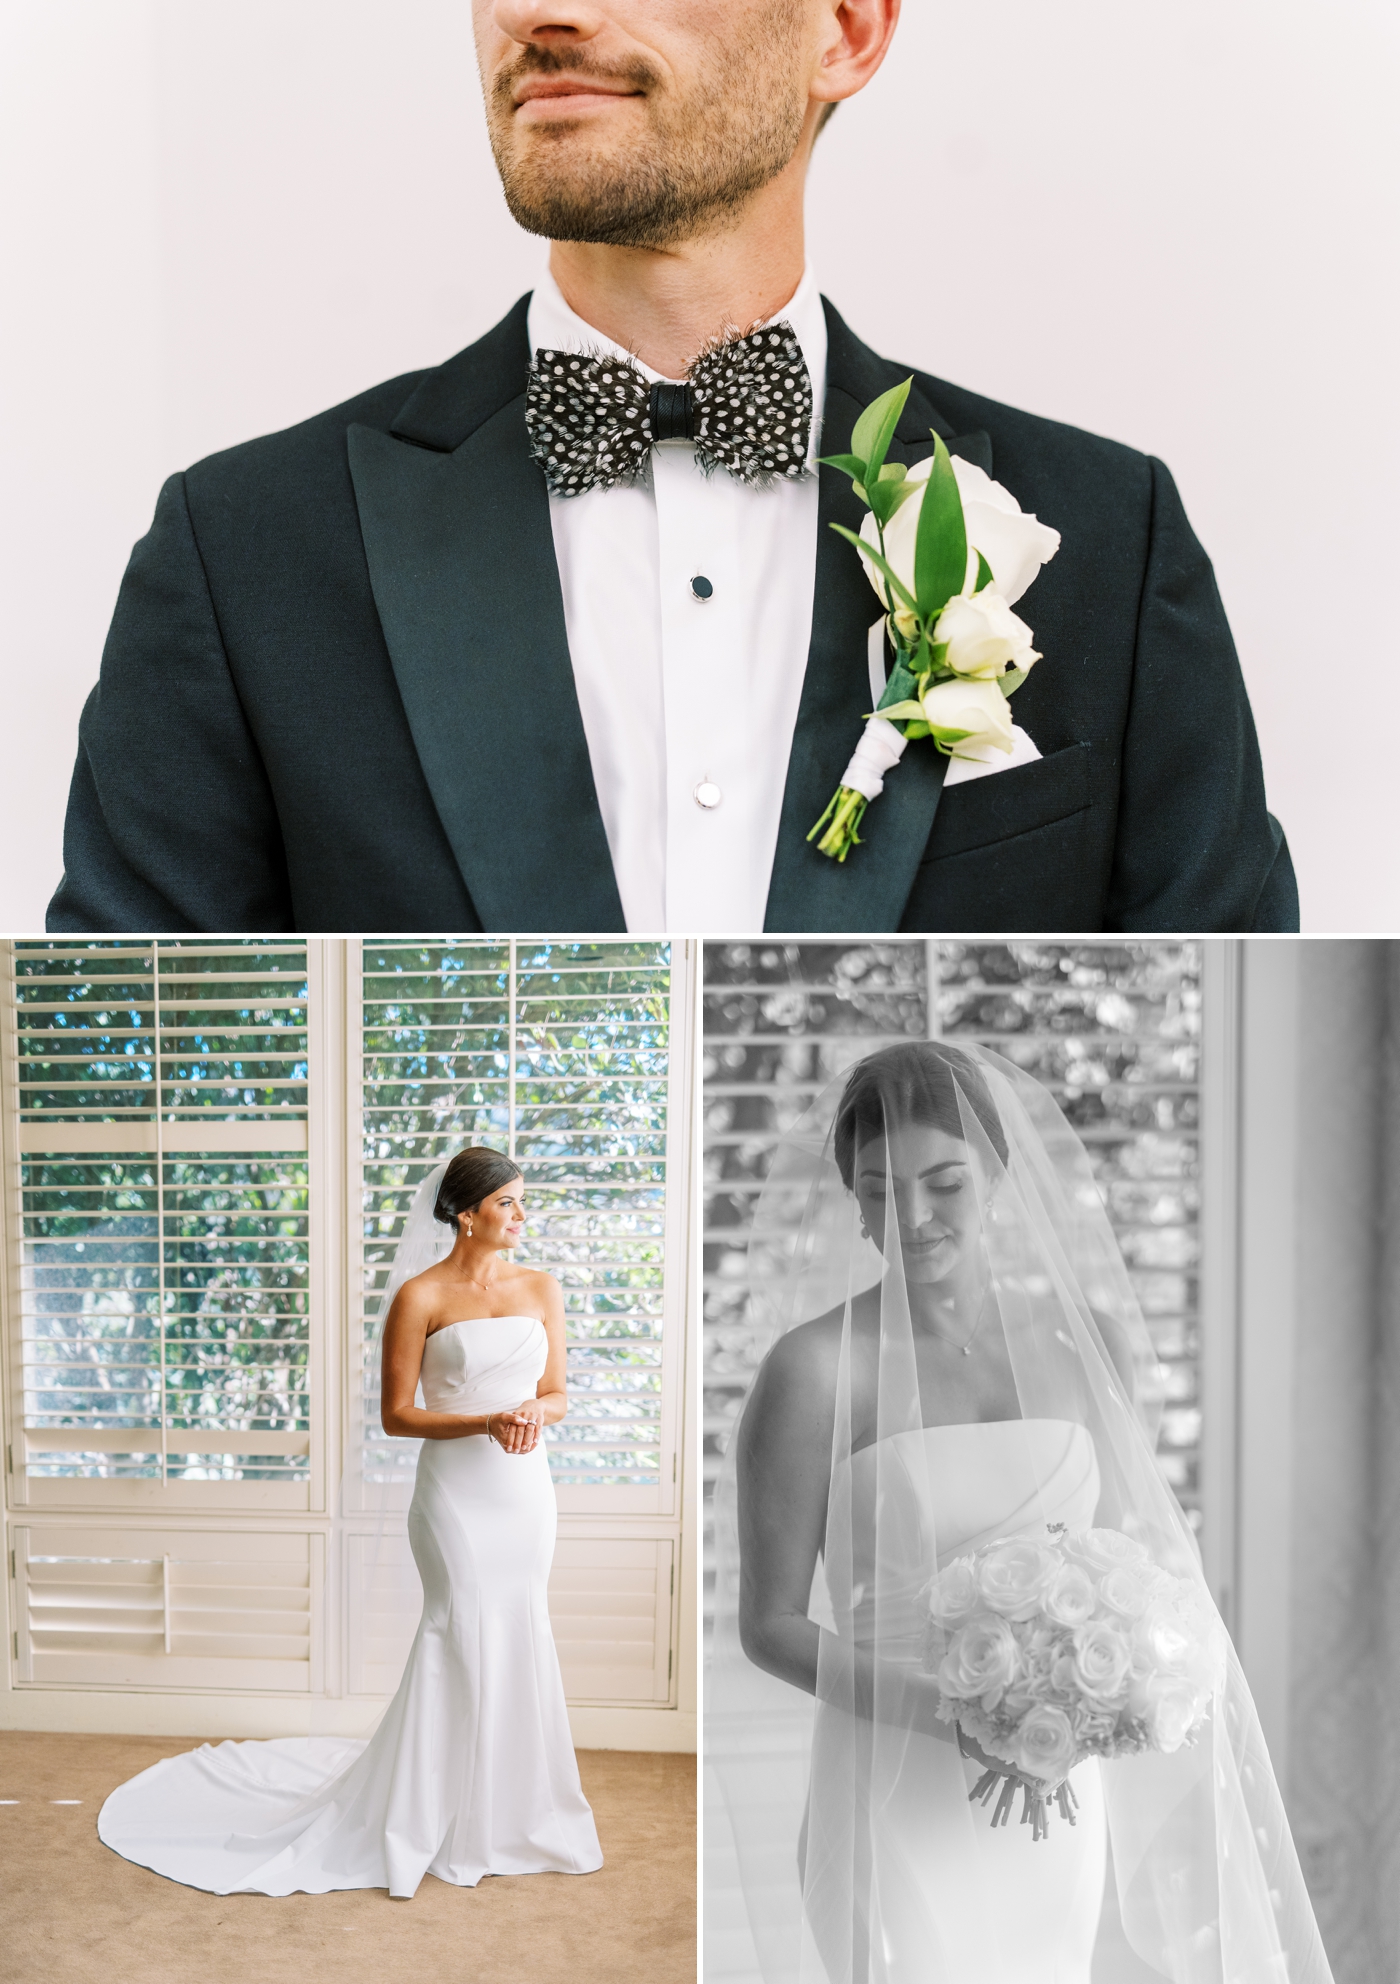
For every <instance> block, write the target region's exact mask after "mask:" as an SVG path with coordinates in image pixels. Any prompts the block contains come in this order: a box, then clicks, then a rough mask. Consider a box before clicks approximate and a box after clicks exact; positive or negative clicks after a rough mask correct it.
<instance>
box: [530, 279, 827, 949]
mask: <svg viewBox="0 0 1400 1984" xmlns="http://www.w3.org/2000/svg"><path fill="white" fill-rule="evenodd" d="M779 318H781V319H784V320H786V321H787V322H788V323H790V324H791V325H792V328H793V330H794V331H795V332H796V334H797V338H798V341H799V343H800V344H801V346H802V351H803V355H804V357H805V358H806V361H807V370H808V372H809V373H810V375H811V380H812V405H813V434H812V445H811V449H810V452H809V461H810V462H811V463H815V461H816V457H817V454H818V452H819V447H818V436H819V428H820V421H821V412H822V405H823V401H824V398H825V393H826V319H825V316H824V314H823V311H822V304H821V297H820V295H819V294H818V291H817V286H816V282H815V280H814V279H813V276H812V274H811V271H810V270H808V271H807V273H806V274H805V275H804V276H803V278H802V282H801V284H800V285H799V287H798V289H797V292H796V294H795V295H794V296H793V298H792V300H791V302H790V303H788V304H787V306H786V307H785V308H784V309H782V310H779V311H776V312H775V313H774V319H775V320H777V319H779ZM745 328H747V327H745ZM529 338H530V346H531V349H532V350H540V349H541V348H546V349H552V350H556V351H603V352H607V353H609V354H614V353H616V354H618V355H621V347H620V346H618V345H615V344H614V343H612V341H611V340H610V339H608V338H605V337H603V336H601V335H600V334H599V333H598V332H597V331H595V330H593V329H592V328H591V326H589V325H588V324H586V323H584V322H583V320H582V318H580V317H577V316H576V315H575V314H574V312H573V311H572V310H571V309H570V308H569V306H568V304H567V303H566V302H565V301H564V298H563V296H562V294H561V293H560V290H559V287H558V285H557V283H556V282H555V281H554V279H553V277H552V276H550V275H549V274H548V273H546V274H545V276H544V277H543V279H542V280H541V281H540V283H539V284H538V285H537V287H536V289H535V292H534V295H533V297H532V299H531V303H530V314H529ZM640 369H641V370H642V371H643V372H644V373H645V374H646V377H647V378H648V379H649V380H656V379H659V378H662V377H663V376H664V375H663V374H662V373H659V372H653V371H651V370H650V369H649V368H648V367H646V366H645V365H643V366H641V368H640ZM549 509H550V522H551V524H552V525H553V529H554V551H555V557H556V559H557V561H558V565H559V581H560V584H561V586H562V588H563V593H564V624H565V627H566V629H567V632H568V637H569V653H570V655H571V657H572V660H573V669H574V681H575V684H576V686H577V690H578V700H579V708H580V710H581V712H582V715H583V728H584V734H585V735H586V737H587V739H588V752H589V757H590V758H591V760H592V764H593V782H594V784H595V786H596V787H597V792H598V803H599V806H600V808H601V810H602V815H603V825H604V827H605V829H606V831H607V836H608V846H609V849H610V850H611V853H612V859H613V867H614V870H615V871H616V874H617V885H618V891H619V893H620V895H621V897H622V908H623V913H624V915H625V916H626V919H627V928H628V929H629V930H637V931H656V932H660V931H666V930H683V931H695V932H697V933H700V934H705V933H716V932H724V931H758V930H762V928H763V917H764V911H765V908H766V905H767V901H768V883H769V878H770V876H771V874H772V869H773V851H774V848H775V847H776V845H777V838H778V818H779V815H780V813H781V811H782V803H783V785H784V782H785V780H786V778H787V765H788V755H789V753H790V751H791V748H792V736H793V730H794V728H795V727H796V723H797V707H798V703H799V701H800V699H801V695H802V679H803V675H804V673H805V671H806V667H807V649H808V645H809V643H810V640H811V634H812V599H813V592H814V588H815V584H816V560H817V478H816V474H815V472H813V473H812V474H810V475H809V476H808V477H807V478H806V479H804V480H803V481H801V482H786V481H785V482H778V483H776V484H774V485H773V486H772V487H771V488H768V489H748V488H745V487H744V485H743V484H742V483H739V482H736V481H735V480H734V479H733V477H732V476H730V475H727V474H726V473H725V472H724V470H723V469H717V470H716V471H715V473H714V475H713V476H710V477H708V478H707V477H705V476H704V475H702V474H701V472H700V470H699V469H698V468H697V467H696V465H695V449H694V445H693V444H692V443H691V442H689V441H666V442H663V443H662V444H661V446H660V447H658V448H656V449H654V450H653V452H652V457H651V475H650V477H649V478H648V480H647V481H646V482H645V483H642V484H639V485H637V486H634V487H620V488H615V489H594V490H590V491H589V492H588V493H587V494H586V495H583V496H551V497H550V499H549ZM697 577H704V578H706V579H708V580H709V581H710V583H711V585H712V587H713V592H712V594H711V596H710V597H709V598H708V599H705V600H701V599H699V598H697V597H696V595H695V593H694V592H693V591H692V589H691V581H692V580H693V579H695V578H697ZM860 714H861V713H860V712H859V711H858V710H857V711H853V712H852V718H851V728H852V733H853V737H854V734H855V733H856V732H857V729H858V724H859V718H860ZM839 772H840V766H839V765H838V766H835V767H833V774H832V776H833V780H834V779H835V777H836V776H837V775H838V774H839ZM697 789H699V790H700V792H701V795H702V798H701V799H697V797H696V792H697ZM702 800H707V801H709V802H710V803H709V804H704V803H702Z"/></svg>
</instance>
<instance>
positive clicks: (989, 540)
mask: <svg viewBox="0 0 1400 1984" xmlns="http://www.w3.org/2000/svg"><path fill="white" fill-rule="evenodd" d="M952 460H953V474H954V476H955V477H956V479H957V484H958V494H959V495H960V496H961V497H962V505H963V522H964V523H965V524H966V526H967V576H966V578H965V580H964V582H963V591H964V593H970V592H971V591H972V589H973V587H974V586H975V585H976V583H977V553H978V552H979V551H980V552H981V553H982V556H983V557H984V558H985V559H986V561H987V563H988V565H990V567H991V570H992V583H993V585H994V586H995V587H996V590H997V591H998V592H999V593H1000V594H1001V597H1002V599H1003V600H1004V601H1005V602H1006V604H1007V605H1008V606H1014V605H1015V604H1016V601H1017V600H1018V599H1019V598H1020V597H1021V595H1022V593H1023V592H1025V591H1026V589H1027V587H1028V586H1029V585H1030V583H1031V581H1032V580H1033V579H1034V577H1035V575H1036V573H1037V572H1038V571H1039V570H1040V568H1041V566H1042V565H1044V564H1046V563H1048V561H1049V560H1050V559H1051V558H1053V557H1054V555H1055V553H1056V552H1057V551H1058V550H1059V548H1060V533H1059V532H1058V531H1057V530H1051V529H1050V527H1049V526H1048V525H1047V524H1043V523H1041V522H1039V520H1038V519H1037V518H1035V517H1032V516H1027V515H1026V513H1025V512H1024V511H1023V510H1022V508H1021V506H1020V504H1019V503H1018V502H1017V501H1016V498H1015V497H1014V496H1013V495H1012V494H1011V491H1010V490H1009V489H1003V488H1002V486H1001V484H1000V483H999V482H993V480H992V478H991V477H990V476H989V475H988V474H987V473H986V471H985V470H984V469H980V468H978V467H976V466H975V464H974V463H972V462H965V461H963V460H962V458H961V457H960V456H958V455H954V456H953V458H952ZM931 467H932V457H930V459H929V460H928V461H926V462H916V463H915V465H914V467H913V468H911V469H910V471H909V474H908V477H907V479H906V487H908V488H911V489H913V490H914V491H915V494H914V495H912V496H910V497H908V498H906V500H905V501H904V502H903V503H901V504H900V506H899V508H898V509H897V510H896V511H895V513H894V515H893V516H892V517H891V518H890V520H889V522H888V523H887V524H886V525H885V557H886V558H887V559H888V560H889V563H890V565H891V566H892V567H893V569H894V572H895V575H896V577H897V578H898V579H899V581H900V583H901V584H902V585H904V586H906V587H907V588H908V590H909V591H910V592H911V593H912V592H913V591H914V540H915V538H916V537H917V536H918V531H919V511H920V509H921V508H922V507H923V500H924V490H925V488H926V487H927V484H928V478H929V470H930V468H931ZM860 534H861V537H862V538H863V539H864V540H865V542H866V543H867V544H869V545H871V546H873V547H874V548H875V549H876V550H878V549H879V546H880V535H879V530H878V528H877V526H876V523H875V518H874V516H873V515H867V517H866V519H865V521H864V523H863V524H862V525H861V527H860ZM865 569H866V572H867V574H868V576H869V579H870V583H871V585H872V586H874V588H875V591H876V592H877V594H878V595H879V598H880V603H881V605H882V606H884V607H885V608H886V609H887V610H888V609H889V608H890V606H891V604H892V602H891V600H890V598H889V595H888V592H887V590H886V585H885V580H884V577H883V575H882V574H881V573H880V572H877V571H876V569H875V567H874V566H873V565H871V564H868V563H867V565H866V568H865ZM894 617H895V624H896V625H897V626H898V627H899V630H900V632H901V633H902V634H905V635H908V634H909V633H910V632H911V631H912V624H913V623H912V618H911V616H910V614H909V612H908V610H907V609H906V608H902V607H901V608H898V609H897V610H896V611H895V616H894ZM906 623H907V624H906Z"/></svg>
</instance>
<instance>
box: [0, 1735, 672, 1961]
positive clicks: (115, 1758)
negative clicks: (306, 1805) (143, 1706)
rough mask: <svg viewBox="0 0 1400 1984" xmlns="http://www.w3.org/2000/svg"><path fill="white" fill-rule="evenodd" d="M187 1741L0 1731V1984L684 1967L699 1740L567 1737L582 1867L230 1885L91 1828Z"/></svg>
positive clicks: (188, 1746) (190, 1745) (188, 1741)
mask: <svg viewBox="0 0 1400 1984" xmlns="http://www.w3.org/2000/svg"><path fill="white" fill-rule="evenodd" d="M210 1740H211V1741H217V1740H218V1739H217V1738H211V1739H210ZM193 1747H194V1745H193V1743H192V1741H191V1739H190V1738H188V1737H158V1736H155V1737H144V1736H50V1735H35V1734H31V1733H29V1732H27V1731H25V1732H18V1731H13V1730H10V1731H0V1799H3V1800H6V1801H9V1800H13V1801H15V1802H13V1803H10V1802H6V1803H3V1804H0V1979H3V1980H4V1984H328V1980H330V1979H332V1978H334V1979H336V1980H337V1984H354V1980H361V1979H362V1980H364V1984H487V1980H489V1984H644V1981H645V1984H694V1980H695V1759H694V1757H687V1756H653V1755H650V1754H647V1755H639V1754H637V1753H634V1752H631V1751H622V1750H585V1751H582V1752H581V1753H580V1755H579V1769H580V1772H581V1774H582V1777H583V1788H584V1791H585V1792H586V1793H587V1795H588V1798H589V1801H590V1803H591V1804H592V1806H593V1810H594V1813H595V1815H596V1817H597V1821H598V1836H599V1838H600V1840H601V1841H602V1846H603V1854H604V1858H605V1861H606V1864H605V1866H604V1867H603V1868H602V1869H601V1871H600V1872H598V1873H596V1874H586V1875H570V1874H530V1875H525V1876H514V1877H511V1876H500V1877H498V1878H494V1879H488V1880H484V1881H482V1882H481V1883H480V1885H479V1886H477V1887H475V1888H454V1887H448V1886H446V1885H445V1884H444V1883H443V1882H441V1881H437V1880H434V1879H433V1877H432V1876H431V1875H428V1876H427V1877H426V1878H425V1879H424V1881H423V1884H422V1886H421V1887H420V1888H419V1890H418V1892H417V1894H416V1895H415V1896H414V1898H413V1900H412V1901H391V1900H390V1899H389V1896H388V1894H387V1893H386V1892H385V1891H384V1890H383V1889H358V1890H354V1891H351V1892H349V1893H345V1894H326V1895H305V1894H297V1895H288V1896H286V1897H276V1898H275V1897H272V1896H269V1895H255V1894H241V1895H230V1896H228V1897H226V1898H225V1897H221V1896H219V1895H211V1894H203V1893H201V1892H200V1891H199V1890H198V1889H195V1888H186V1887H180V1886H179V1885H178V1884H177V1883H176V1882H174V1881H167V1880H164V1879H162V1878H161V1876H160V1875H159V1874H152V1873H150V1872H148V1871H147V1869H146V1868H144V1867H135V1866H133V1865H132V1864H131V1862H130V1861H127V1860H123V1859H121V1858H120V1856H119V1855H117V1854H115V1853H112V1852H110V1851H109V1850H108V1848H107V1847H105V1846H103V1844H102V1843H101V1841H100V1840H99V1839H98V1837H97V1812H98V1808H99V1806H100V1805H101V1803H102V1801H103V1799H104V1798H105V1797H106V1796H107V1794H108V1792H109V1791H111V1790H112V1789H113V1788H114V1787H115V1786H116V1785H118V1784H121V1783H123V1782H124V1781H125V1780H126V1779H127V1778H128V1777H134V1776H135V1774H136V1772H137V1771H140V1770H145V1769H146V1768H147V1766H148V1765H150V1764H153V1763H155V1762H156V1761H157V1760H158V1759H159V1758H161V1757H168V1756H173V1755H174V1754H175V1753H176V1752H177V1751H180V1750H187V1749H191V1748H193Z"/></svg>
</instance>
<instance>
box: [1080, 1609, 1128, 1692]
mask: <svg viewBox="0 0 1400 1984" xmlns="http://www.w3.org/2000/svg"><path fill="white" fill-rule="evenodd" d="M1132 1658H1133V1652H1132V1648H1131V1647H1130V1646H1129V1644H1128V1638H1127V1635H1126V1634H1125V1633H1124V1632H1123V1631H1122V1629H1121V1628H1120V1627H1119V1626H1117V1625H1115V1624H1114V1622H1113V1621H1112V1620H1111V1619H1094V1620H1091V1621H1090V1622H1089V1624H1088V1625H1085V1626H1079V1627H1076V1629H1075V1634H1074V1671H1075V1679H1076V1680H1077V1681H1078V1683H1079V1691H1080V1693H1081V1694H1082V1695H1085V1696H1087V1698H1088V1699H1089V1700H1090V1701H1091V1702H1093V1703H1095V1704H1096V1705H1097V1706H1098V1707H1100V1708H1111V1707H1116V1706H1117V1705H1118V1703H1119V1702H1120V1701H1122V1700H1124V1699H1126V1696H1127V1690H1128V1682H1129V1678H1130V1672H1131V1668H1132Z"/></svg>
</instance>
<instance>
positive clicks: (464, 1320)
mask: <svg viewBox="0 0 1400 1984" xmlns="http://www.w3.org/2000/svg"><path fill="white" fill-rule="evenodd" d="M481 1323H539V1326H540V1328H541V1329H543V1328H544V1324H543V1323H542V1322H541V1321H540V1318H539V1317H538V1316H463V1317H461V1318H460V1319H459V1321H457V1322H455V1323H444V1324H443V1325H442V1326H441V1328H440V1329H435V1330H429V1331H428V1335H427V1338H426V1341H427V1342H428V1343H431V1342H432V1340H433V1338H434V1337H435V1336H446V1334H447V1332H448V1331H449V1330H465V1329H475V1328H476V1327H477V1326H478V1325H480V1324H481Z"/></svg>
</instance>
